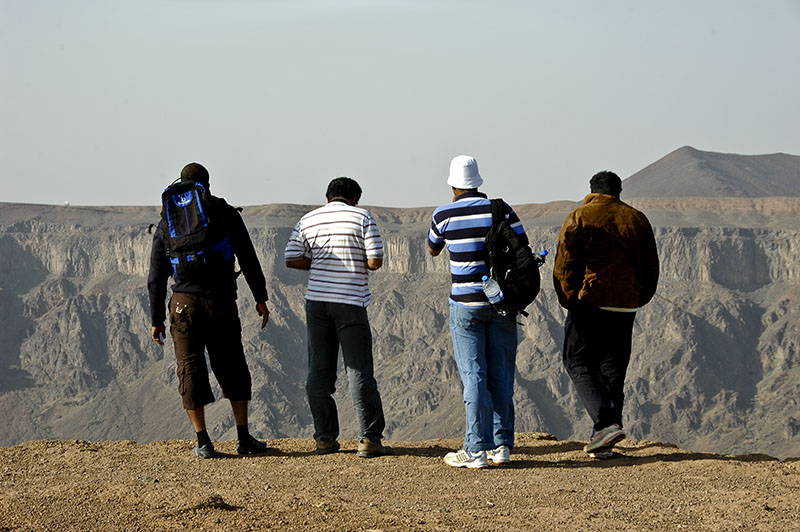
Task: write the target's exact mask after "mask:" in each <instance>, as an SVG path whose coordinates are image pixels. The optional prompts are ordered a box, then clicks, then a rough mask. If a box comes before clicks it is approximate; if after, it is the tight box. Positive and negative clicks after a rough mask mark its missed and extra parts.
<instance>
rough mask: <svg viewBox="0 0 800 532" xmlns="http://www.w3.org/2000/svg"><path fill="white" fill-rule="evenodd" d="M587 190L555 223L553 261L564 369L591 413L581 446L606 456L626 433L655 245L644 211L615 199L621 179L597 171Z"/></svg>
mask: <svg viewBox="0 0 800 532" xmlns="http://www.w3.org/2000/svg"><path fill="white" fill-rule="evenodd" d="M589 185H590V190H591V193H590V194H589V195H588V196H586V198H585V199H584V200H583V205H582V206H580V207H578V208H577V209H575V210H574V211H572V212H571V213H570V214H569V215H568V216H567V218H566V220H564V223H563V225H562V226H561V233H560V234H559V237H558V251H557V253H556V259H555V263H554V265H553V284H554V285H555V289H556V294H557V295H558V302H559V303H560V304H561V306H563V307H564V308H566V309H567V311H568V312H567V318H566V321H565V323H564V353H563V362H564V368H565V369H566V371H567V373H568V374H569V376H570V378H571V379H572V382H573V383H574V384H575V388H576V389H577V391H578V395H579V396H580V398H581V400H582V401H583V405H584V407H585V408H586V411H587V412H588V414H589V417H590V418H591V419H592V422H593V427H592V436H591V438H590V441H589V443H588V444H586V446H585V447H584V451H585V452H586V453H588V454H589V455H590V456H592V457H594V458H607V457H610V456H611V455H612V451H611V449H612V448H613V446H614V445H615V444H616V443H618V442H619V441H621V440H623V439H624V438H625V432H624V431H623V428H622V404H623V400H624V398H625V396H624V393H623V387H624V385H625V373H626V372H627V369H628V362H629V361H630V357H631V335H632V333H633V323H634V320H635V318H636V311H637V310H638V309H639V308H640V307H642V306H644V305H646V304H647V303H648V302H649V301H650V299H652V297H653V295H654V294H655V292H656V286H657V285H658V276H659V264H658V251H657V249H656V241H655V237H654V236H653V228H652V227H651V226H650V222H649V221H648V219H647V217H646V216H645V215H644V214H643V213H641V212H640V211H638V210H636V209H634V208H633V207H631V206H630V205H628V204H626V203H624V202H622V201H620V199H619V195H620V192H622V181H621V180H620V178H619V176H618V175H617V174H615V173H613V172H608V171H605V172H599V173H597V174H595V175H594V176H592V178H591V180H590V181H589Z"/></svg>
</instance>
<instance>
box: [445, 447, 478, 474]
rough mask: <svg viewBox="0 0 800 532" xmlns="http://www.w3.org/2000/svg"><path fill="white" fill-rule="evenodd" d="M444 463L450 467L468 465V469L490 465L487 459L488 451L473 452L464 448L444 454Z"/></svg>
mask: <svg viewBox="0 0 800 532" xmlns="http://www.w3.org/2000/svg"><path fill="white" fill-rule="evenodd" d="M444 463H445V464H447V465H449V466H450V467H466V468H467V469H486V468H487V467H489V462H487V461H486V451H478V452H477V453H471V452H469V451H465V450H464V449H461V450H460V451H456V452H453V453H447V454H446V455H444Z"/></svg>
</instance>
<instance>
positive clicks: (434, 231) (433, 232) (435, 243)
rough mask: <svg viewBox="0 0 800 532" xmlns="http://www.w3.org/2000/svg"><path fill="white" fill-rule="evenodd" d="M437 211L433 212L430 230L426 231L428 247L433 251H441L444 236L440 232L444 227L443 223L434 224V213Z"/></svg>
mask: <svg viewBox="0 0 800 532" xmlns="http://www.w3.org/2000/svg"><path fill="white" fill-rule="evenodd" d="M437 212H438V211H434V213H433V216H432V217H431V228H430V230H429V231H428V247H429V248H431V249H432V250H434V251H441V249H442V248H444V243H445V242H444V234H443V232H442V227H444V223H445V221H442V222H441V223H439V224H437V223H436V213H437Z"/></svg>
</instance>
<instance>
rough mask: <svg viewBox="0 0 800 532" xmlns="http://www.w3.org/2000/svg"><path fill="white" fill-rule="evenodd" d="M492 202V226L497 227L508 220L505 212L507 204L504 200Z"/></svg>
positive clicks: (497, 199) (496, 199) (493, 200)
mask: <svg viewBox="0 0 800 532" xmlns="http://www.w3.org/2000/svg"><path fill="white" fill-rule="evenodd" d="M490 201H491V204H492V225H497V224H499V223H500V222H502V221H503V220H505V219H506V217H505V213H504V212H503V211H504V210H505V209H504V208H503V207H504V206H505V202H504V201H503V198H494V199H492V200H490Z"/></svg>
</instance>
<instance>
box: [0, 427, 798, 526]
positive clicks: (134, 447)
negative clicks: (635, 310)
mask: <svg viewBox="0 0 800 532" xmlns="http://www.w3.org/2000/svg"><path fill="white" fill-rule="evenodd" d="M268 443H269V445H270V446H271V449H270V451H269V452H268V453H267V454H265V455H262V456H248V457H240V456H238V455H236V454H235V451H234V442H232V441H225V442H220V443H217V450H218V451H220V452H221V453H222V454H221V457H220V458H217V459H213V460H199V459H197V458H194V457H192V455H191V447H192V446H193V442H191V441H188V440H172V441H160V442H154V443H149V444H138V443H135V442H132V441H104V442H86V441H75V440H72V441H33V442H28V443H24V444H20V445H17V446H14V447H4V448H0V532H6V531H12V530H13V531H23V530H25V531H37V530H97V531H106V530H108V531H111V530H114V531H117V530H226V531H227V530H315V531H334V530H335V531H351V530H352V531H371V532H377V531H385V532H389V531H398V530H432V531H447V530H475V531H494V530H497V531H510V530H658V531H662V530H720V531H721V530H748V531H751V530H764V531H783V530H800V460H798V459H787V460H784V461H779V460H776V459H774V458H771V457H768V456H764V455H749V456H733V455H718V454H703V453H694V452H689V451H685V450H681V449H679V448H676V447H675V446H672V445H669V444H663V443H658V442H652V441H639V442H634V441H625V442H623V443H622V444H621V445H620V446H619V447H618V453H617V456H616V457H614V458H611V459H609V460H602V461H600V460H593V459H590V458H588V457H587V456H586V455H585V453H583V451H582V446H583V443H582V442H575V441H558V440H556V439H555V438H554V437H552V436H550V435H545V434H520V435H518V439H517V448H516V449H515V451H514V453H513V455H512V458H513V462H512V464H510V465H508V466H503V467H491V468H490V469H488V470H480V471H468V470H461V469H453V468H449V467H447V466H446V465H445V464H444V463H443V462H442V456H443V455H444V454H445V453H446V452H447V451H449V450H452V449H454V448H456V447H458V446H459V445H460V443H461V442H460V440H455V439H451V440H429V441H424V442H414V443H404V442H389V443H390V444H392V445H393V447H394V448H395V450H396V452H397V455H396V456H387V457H380V458H374V459H363V458H358V457H357V456H356V454H355V448H356V443H355V442H353V441H344V442H342V451H341V452H339V453H337V454H333V455H327V456H318V455H315V454H314V453H313V452H312V450H313V442H312V441H311V440H301V439H280V440H269V441H268Z"/></svg>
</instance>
